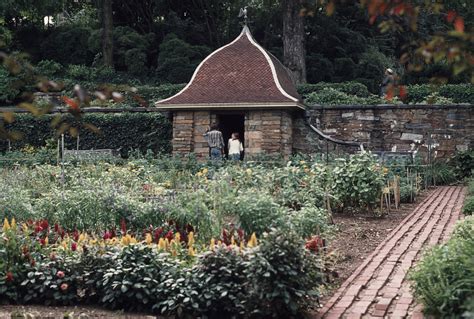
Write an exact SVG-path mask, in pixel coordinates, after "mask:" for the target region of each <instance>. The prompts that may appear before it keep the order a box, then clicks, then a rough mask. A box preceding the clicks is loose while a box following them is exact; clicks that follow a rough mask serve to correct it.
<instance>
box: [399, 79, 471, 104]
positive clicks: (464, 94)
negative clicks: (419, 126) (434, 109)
mask: <svg viewBox="0 0 474 319" xmlns="http://www.w3.org/2000/svg"><path fill="white" fill-rule="evenodd" d="M430 96H432V100H433V102H432V103H430V104H435V103H436V99H437V100H438V101H439V102H442V103H448V102H451V101H452V102H453V103H469V104H473V103H474V85H472V84H445V85H441V86H435V85H430V84H415V85H409V86H408V87H407V103H411V104H414V103H426V102H429V101H428V100H429V97H430ZM433 98H435V99H433ZM448 104H449V103H448Z"/></svg>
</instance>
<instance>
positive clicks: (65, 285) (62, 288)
mask: <svg viewBox="0 0 474 319" xmlns="http://www.w3.org/2000/svg"><path fill="white" fill-rule="evenodd" d="M68 288H69V286H68V284H66V283H63V284H61V290H62V291H66V290H67V289H68Z"/></svg>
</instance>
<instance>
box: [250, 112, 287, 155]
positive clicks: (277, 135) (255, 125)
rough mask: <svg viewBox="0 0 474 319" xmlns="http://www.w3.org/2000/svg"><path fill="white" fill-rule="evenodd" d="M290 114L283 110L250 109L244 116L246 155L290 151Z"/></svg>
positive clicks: (282, 153) (278, 153)
mask: <svg viewBox="0 0 474 319" xmlns="http://www.w3.org/2000/svg"><path fill="white" fill-rule="evenodd" d="M292 126H293V120H292V115H291V113H289V112H288V111H285V110H251V111H248V112H247V115H246V117H245V145H247V146H246V150H245V154H246V156H247V155H248V156H254V155H258V154H267V155H280V154H281V155H283V156H284V157H288V156H289V155H291V152H292V135H293V129H292Z"/></svg>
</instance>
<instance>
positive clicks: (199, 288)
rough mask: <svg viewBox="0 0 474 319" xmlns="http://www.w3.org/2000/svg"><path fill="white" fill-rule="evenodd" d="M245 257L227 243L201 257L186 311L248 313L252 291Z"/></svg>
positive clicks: (196, 313) (216, 314)
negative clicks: (247, 303)
mask: <svg viewBox="0 0 474 319" xmlns="http://www.w3.org/2000/svg"><path fill="white" fill-rule="evenodd" d="M245 259H246V258H245V256H243V254H241V253H240V252H239V250H238V249H236V248H235V247H234V248H230V249H229V248H228V247H226V246H216V247H215V248H214V250H211V251H208V252H205V253H203V254H202V255H201V256H199V260H198V262H197V264H196V265H195V266H194V267H193V268H192V270H191V274H190V278H189V282H188V283H187V287H186V291H187V292H188V293H187V299H186V300H187V301H188V302H187V307H186V308H187V309H186V310H185V313H186V314H188V315H191V314H193V315H194V316H196V317H197V316H202V315H205V316H208V317H210V318H217V317H220V318H222V317H225V318H231V317H232V316H235V315H237V314H239V315H241V316H245V314H246V311H247V307H246V302H247V301H248V299H249V297H250V296H249V294H248V291H249V290H251V287H249V285H248V282H249V279H250V278H247V273H246V270H247V265H246V264H245ZM249 277H251V276H250V274H249ZM193 292H196V293H193Z"/></svg>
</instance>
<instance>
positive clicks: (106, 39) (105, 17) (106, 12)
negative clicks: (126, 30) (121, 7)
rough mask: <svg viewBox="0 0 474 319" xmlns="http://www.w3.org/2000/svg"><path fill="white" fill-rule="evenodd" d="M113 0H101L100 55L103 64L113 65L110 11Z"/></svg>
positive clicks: (112, 23) (112, 27) (111, 13)
mask: <svg viewBox="0 0 474 319" xmlns="http://www.w3.org/2000/svg"><path fill="white" fill-rule="evenodd" d="M112 1H113V0H102V1H101V4H102V8H101V10H100V11H101V13H102V14H101V20H102V55H103V57H104V65H106V66H110V67H114V41H113V34H112V33H113V30H114V20H113V12H112Z"/></svg>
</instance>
